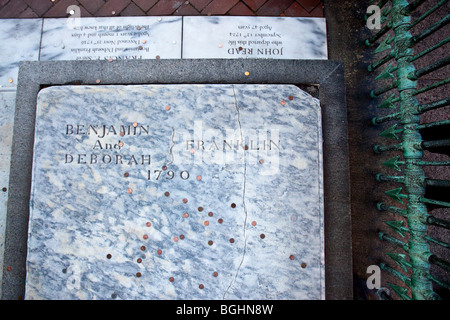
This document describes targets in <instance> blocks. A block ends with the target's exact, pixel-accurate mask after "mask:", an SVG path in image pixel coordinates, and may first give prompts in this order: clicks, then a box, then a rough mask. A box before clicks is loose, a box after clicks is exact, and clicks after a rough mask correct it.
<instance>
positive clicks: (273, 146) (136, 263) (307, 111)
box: [25, 84, 324, 299]
mask: <svg viewBox="0 0 450 320" xmlns="http://www.w3.org/2000/svg"><path fill="white" fill-rule="evenodd" d="M36 112H37V115H36V127H35V128H36V129H35V144H34V155H33V173H32V189H31V202H30V221H29V238H28V254H27V264H26V269H27V270H26V272H27V277H26V296H25V297H26V299H323V298H324V240H323V190H322V189H323V188H322V182H323V179H322V147H321V144H322V135H321V110H320V104H319V101H318V100H317V99H315V98H313V97H312V96H310V95H309V94H307V93H306V92H304V91H302V90H300V89H299V88H298V87H296V86H293V85H256V84H255V85H245V84H242V85H231V84H230V85H225V84H223V85H220V84H217V85H134V86H120V85H115V86H61V87H50V88H46V89H43V90H41V91H40V93H39V95H38V102H37V111H36Z"/></svg>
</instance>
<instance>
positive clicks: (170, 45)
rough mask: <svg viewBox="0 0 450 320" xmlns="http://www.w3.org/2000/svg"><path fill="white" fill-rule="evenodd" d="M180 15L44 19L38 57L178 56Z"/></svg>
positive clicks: (114, 57)
mask: <svg viewBox="0 0 450 320" xmlns="http://www.w3.org/2000/svg"><path fill="white" fill-rule="evenodd" d="M181 31H182V18H181V17H112V18H110V17H105V18H80V19H62V18H61V19H58V18H55V19H44V29H43V35H42V44H41V60H98V59H110V58H112V59H114V60H115V59H157V57H158V58H161V59H179V58H181Z"/></svg>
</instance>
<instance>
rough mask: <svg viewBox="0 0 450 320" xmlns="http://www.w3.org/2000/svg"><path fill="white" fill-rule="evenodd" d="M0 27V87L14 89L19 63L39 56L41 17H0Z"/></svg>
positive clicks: (34, 59)
mask: <svg viewBox="0 0 450 320" xmlns="http://www.w3.org/2000/svg"><path fill="white" fill-rule="evenodd" d="M0 29H1V30H2V32H1V33H0V52H1V59H0V89H2V88H13V89H15V87H16V86H17V76H18V71H19V63H20V62H21V61H36V60H38V58H39V44H40V41H41V30H42V19H0Z"/></svg>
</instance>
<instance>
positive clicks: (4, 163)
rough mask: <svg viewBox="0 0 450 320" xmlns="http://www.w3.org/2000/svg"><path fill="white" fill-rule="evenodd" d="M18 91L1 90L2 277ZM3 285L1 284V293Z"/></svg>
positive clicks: (0, 217) (0, 209) (0, 198)
mask: <svg viewBox="0 0 450 320" xmlns="http://www.w3.org/2000/svg"><path fill="white" fill-rule="evenodd" d="M15 98H16V93H15V92H14V91H10V92H0V114H1V116H0V266H1V267H2V268H1V270H0V278H1V277H2V273H3V252H4V240H5V228H6V210H7V203H8V186H9V167H10V164H11V144H12V132H13V123H14V106H15ZM1 292H2V287H1V285H0V293H1Z"/></svg>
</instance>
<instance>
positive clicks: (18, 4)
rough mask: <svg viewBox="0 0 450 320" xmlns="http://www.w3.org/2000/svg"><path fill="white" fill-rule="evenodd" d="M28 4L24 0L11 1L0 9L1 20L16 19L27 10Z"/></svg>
mask: <svg viewBox="0 0 450 320" xmlns="http://www.w3.org/2000/svg"><path fill="white" fill-rule="evenodd" d="M27 7H28V6H27V4H26V3H25V2H23V1H22V0H14V1H9V2H8V3H7V4H6V5H5V6H4V7H3V8H1V9H0V18H16V17H18V16H19V14H20V13H21V12H23V11H25V9H26V8H27Z"/></svg>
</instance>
